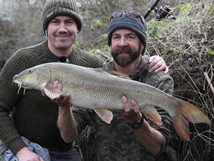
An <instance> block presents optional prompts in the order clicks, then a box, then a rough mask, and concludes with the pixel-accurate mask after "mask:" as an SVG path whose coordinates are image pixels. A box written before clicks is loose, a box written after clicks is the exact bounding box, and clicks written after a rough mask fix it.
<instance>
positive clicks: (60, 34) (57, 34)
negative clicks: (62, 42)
mask: <svg viewBox="0 0 214 161" xmlns="http://www.w3.org/2000/svg"><path fill="white" fill-rule="evenodd" d="M54 36H55V37H57V36H67V37H70V36H72V34H70V33H56V34H54Z"/></svg>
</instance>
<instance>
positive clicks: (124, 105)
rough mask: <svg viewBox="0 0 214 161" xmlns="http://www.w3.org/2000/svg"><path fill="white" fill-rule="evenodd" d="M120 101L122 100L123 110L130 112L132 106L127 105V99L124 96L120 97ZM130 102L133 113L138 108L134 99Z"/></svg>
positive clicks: (137, 110)
mask: <svg viewBox="0 0 214 161" xmlns="http://www.w3.org/2000/svg"><path fill="white" fill-rule="evenodd" d="M122 102H123V108H124V111H125V112H131V111H132V108H131V107H130V106H129V103H128V99H127V98H126V97H125V96H123V97H122ZM130 103H131V105H132V107H133V110H134V112H135V113H137V112H139V110H140V108H139V106H138V104H137V102H136V101H135V100H132V101H131V102H130Z"/></svg>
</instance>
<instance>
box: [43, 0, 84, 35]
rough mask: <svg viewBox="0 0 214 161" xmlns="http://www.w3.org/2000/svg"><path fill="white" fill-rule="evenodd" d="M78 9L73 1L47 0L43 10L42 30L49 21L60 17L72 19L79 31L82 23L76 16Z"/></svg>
mask: <svg viewBox="0 0 214 161" xmlns="http://www.w3.org/2000/svg"><path fill="white" fill-rule="evenodd" d="M78 11H79V8H78V6H77V4H76V1H75V0H47V2H46V3H45V6H44V10H43V30H44V32H45V30H46V29H47V27H48V24H49V23H50V21H51V20H52V19H53V18H54V17H56V16H60V15H64V16H69V17H72V18H73V19H74V20H75V21H76V23H77V27H78V29H79V31H80V30H81V28H82V21H81V18H80V16H79V15H78Z"/></svg>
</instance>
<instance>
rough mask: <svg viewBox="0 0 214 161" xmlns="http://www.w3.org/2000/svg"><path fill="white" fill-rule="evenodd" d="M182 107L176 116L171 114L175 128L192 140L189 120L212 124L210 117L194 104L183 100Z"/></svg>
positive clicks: (184, 137)
mask: <svg viewBox="0 0 214 161" xmlns="http://www.w3.org/2000/svg"><path fill="white" fill-rule="evenodd" d="M180 101H181V102H180V103H181V107H180V110H179V112H178V114H177V115H176V116H171V118H172V122H173V125H174V128H175V130H176V132H177V133H178V135H179V136H180V137H181V138H182V139H184V140H186V141H189V140H190V131H189V121H190V122H192V123H206V124H208V125H209V126H211V121H210V120H209V118H208V117H207V116H206V115H205V114H204V113H202V112H201V111H200V110H199V109H198V108H197V107H195V106H193V105H192V104H190V103H188V102H185V101H182V100H180Z"/></svg>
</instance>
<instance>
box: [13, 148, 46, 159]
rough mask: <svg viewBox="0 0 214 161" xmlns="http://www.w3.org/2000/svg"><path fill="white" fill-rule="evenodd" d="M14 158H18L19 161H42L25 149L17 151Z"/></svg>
mask: <svg viewBox="0 0 214 161" xmlns="http://www.w3.org/2000/svg"><path fill="white" fill-rule="evenodd" d="M16 156H17V157H18V158H19V161H44V160H43V159H42V157H40V156H39V155H37V154H36V153H33V152H32V151H30V150H29V149H28V148H27V147H25V148H22V149H21V150H19V151H18V153H17V154H16Z"/></svg>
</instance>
